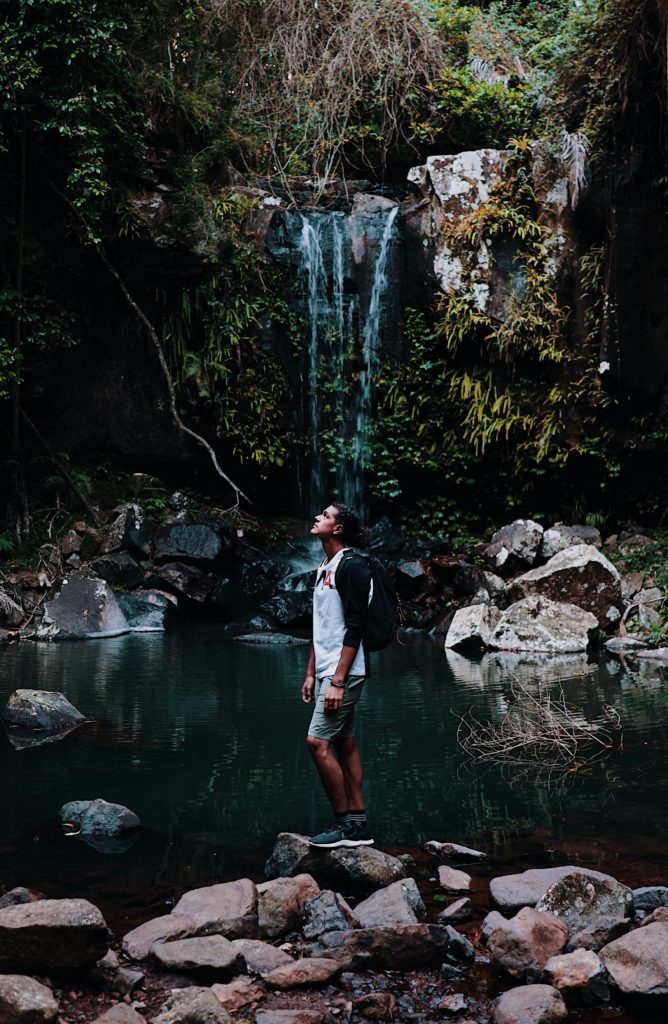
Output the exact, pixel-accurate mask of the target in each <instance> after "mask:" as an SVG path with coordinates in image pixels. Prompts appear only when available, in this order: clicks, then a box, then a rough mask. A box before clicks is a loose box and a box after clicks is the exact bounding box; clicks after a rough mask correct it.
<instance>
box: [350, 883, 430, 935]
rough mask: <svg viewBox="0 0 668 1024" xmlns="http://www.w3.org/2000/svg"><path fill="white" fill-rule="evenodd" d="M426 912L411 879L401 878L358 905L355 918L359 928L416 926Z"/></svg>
mask: <svg viewBox="0 0 668 1024" xmlns="http://www.w3.org/2000/svg"><path fill="white" fill-rule="evenodd" d="M426 915H427V911H426V909H425V905H424V903H423V902H422V897H421V896H420V891H419V889H418V887H417V885H416V883H415V879H413V878H403V879H401V881H399V882H392V883H391V884H390V885H388V886H387V887H386V888H384V889H379V890H378V891H377V892H374V893H372V895H371V896H369V897H367V899H365V900H363V901H362V902H361V903H358V904H357V906H356V907H355V916H356V917H357V919H358V920H359V925H360V927H361V928H375V927H377V926H381V925H392V924H417V923H418V921H419V920H421V919H422V918H424V917H426Z"/></svg>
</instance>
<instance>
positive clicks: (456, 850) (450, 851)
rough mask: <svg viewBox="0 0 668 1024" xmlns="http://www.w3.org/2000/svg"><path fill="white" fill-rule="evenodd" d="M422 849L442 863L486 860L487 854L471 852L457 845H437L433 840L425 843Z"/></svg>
mask: <svg viewBox="0 0 668 1024" xmlns="http://www.w3.org/2000/svg"><path fill="white" fill-rule="evenodd" d="M424 849H425V850H426V851H427V853H431V854H433V855H434V857H438V859H439V860H442V861H449V860H457V861H460V860H486V859H487V854H486V853H481V851H480V850H472V849H471V848H470V847H468V846H460V845H459V843H439V842H437V841H436V840H435V839H430V840H429V841H428V842H426V843H425V844H424Z"/></svg>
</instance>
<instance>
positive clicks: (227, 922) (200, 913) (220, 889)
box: [172, 878, 257, 939]
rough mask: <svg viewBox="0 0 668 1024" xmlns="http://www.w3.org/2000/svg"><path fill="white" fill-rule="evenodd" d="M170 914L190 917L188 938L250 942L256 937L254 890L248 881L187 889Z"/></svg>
mask: <svg viewBox="0 0 668 1024" xmlns="http://www.w3.org/2000/svg"><path fill="white" fill-rule="evenodd" d="M172 913H174V914H184V915H185V916H186V917H190V918H192V920H193V921H194V923H195V928H194V930H193V931H192V932H191V934H192V935H224V936H225V937H226V938H228V939H253V938H255V937H256V936H257V889H256V888H255V883H254V882H251V880H250V878H239V879H237V880H236V881H234V882H220V883H219V884H217V885H207V886H204V887H203V888H201V889H191V890H190V891H189V892H186V893H184V895H183V896H182V897H181V899H180V900H179V902H178V903H177V904H176V906H175V907H174V910H173V911H172Z"/></svg>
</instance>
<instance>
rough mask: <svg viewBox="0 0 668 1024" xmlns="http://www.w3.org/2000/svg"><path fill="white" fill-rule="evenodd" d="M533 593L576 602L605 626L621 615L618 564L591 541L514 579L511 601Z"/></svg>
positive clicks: (570, 548)
mask: <svg viewBox="0 0 668 1024" xmlns="http://www.w3.org/2000/svg"><path fill="white" fill-rule="evenodd" d="M532 595H540V596H542V597H547V598H549V599H550V600H551V601H558V602H561V603H563V604H568V605H576V606H577V607H578V608H584V609H585V610H586V611H588V612H591V613H592V614H593V615H595V616H596V618H597V620H598V624H599V625H600V626H602V627H603V628H608V627H610V626H611V625H612V624H613V623H615V622H617V621H618V620H619V618H620V616H621V607H622V591H621V579H620V576H619V573H618V571H617V569H616V568H615V566H614V565H613V564H612V562H610V561H609V560H608V559H607V558H606V557H605V555H604V554H602V552H600V551H598V550H597V549H596V548H595V547H593V546H592V545H591V544H577V545H575V546H574V547H569V548H566V549H565V550H564V551H560V552H558V553H557V554H556V555H554V556H553V557H552V558H551V559H550V560H549V562H547V564H546V565H543V566H540V567H539V568H537V569H531V570H530V571H529V572H527V573H525V574H524V575H523V576H518V577H517V579H515V580H513V582H512V584H511V586H510V588H509V597H510V599H511V601H520V600H521V599H522V598H527V597H530V596H532Z"/></svg>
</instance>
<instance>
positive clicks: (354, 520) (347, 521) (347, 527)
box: [332, 501, 369, 548]
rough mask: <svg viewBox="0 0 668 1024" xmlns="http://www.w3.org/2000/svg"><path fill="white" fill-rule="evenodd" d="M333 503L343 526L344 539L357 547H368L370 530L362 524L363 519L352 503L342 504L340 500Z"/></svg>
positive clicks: (338, 520) (337, 517) (339, 522)
mask: <svg viewBox="0 0 668 1024" xmlns="http://www.w3.org/2000/svg"><path fill="white" fill-rule="evenodd" d="M332 505H333V506H334V508H335V509H336V516H335V518H336V521H337V523H338V524H339V525H340V526H342V527H343V533H342V539H343V540H344V541H345V543H346V544H351V545H352V546H353V547H356V548H364V547H366V546H367V543H368V532H369V531H368V530H367V529H366V527H364V526H362V521H361V519H360V517H359V516H358V515H357V512H356V511H355V509H354V508H351V507H350V505H342V504H340V503H339V502H338V501H333V502H332Z"/></svg>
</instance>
